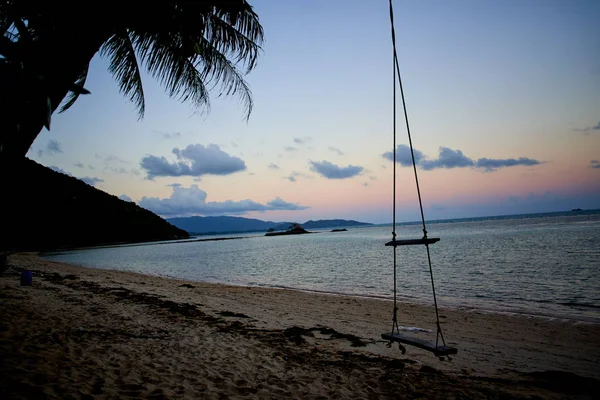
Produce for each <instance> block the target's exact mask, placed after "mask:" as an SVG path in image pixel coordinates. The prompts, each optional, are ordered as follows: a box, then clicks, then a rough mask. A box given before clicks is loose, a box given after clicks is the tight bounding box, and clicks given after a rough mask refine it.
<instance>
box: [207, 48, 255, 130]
mask: <svg viewBox="0 0 600 400" xmlns="http://www.w3.org/2000/svg"><path fill="white" fill-rule="evenodd" d="M198 50H199V57H198V60H197V61H196V68H198V69H200V70H202V78H203V80H206V82H207V83H212V84H213V87H212V88H211V90H212V89H214V88H216V87H217V86H220V87H221V93H220V94H219V95H221V94H226V95H238V96H240V97H241V100H242V103H243V104H244V106H245V108H246V118H248V117H249V116H250V114H251V113H252V108H253V107H254V102H253V101H252V92H251V90H250V87H249V86H248V84H247V83H246V81H245V80H244V76H243V75H242V73H241V72H240V71H239V70H238V69H237V68H236V66H235V64H234V63H233V62H232V61H231V60H229V59H228V58H227V56H226V55H225V54H223V53H221V52H220V51H219V50H218V49H217V47H216V46H214V45H213V43H211V42H209V41H208V40H207V39H204V40H202V41H201V42H200V43H199V44H198Z"/></svg>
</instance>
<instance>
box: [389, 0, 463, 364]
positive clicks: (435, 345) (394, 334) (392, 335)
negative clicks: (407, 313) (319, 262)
mask: <svg viewBox="0 0 600 400" xmlns="http://www.w3.org/2000/svg"><path fill="white" fill-rule="evenodd" d="M389 2H390V22H391V28H392V45H393V47H394V65H393V71H394V92H393V93H394V95H393V99H394V107H393V110H394V111H393V115H394V125H393V132H394V152H393V154H394V184H393V192H394V195H393V196H394V201H393V224H392V225H393V230H392V240H391V241H390V242H388V243H386V244H385V245H386V246H393V247H394V312H393V317H392V331H391V332H389V333H384V334H382V335H381V338H382V339H385V340H388V341H389V343H388V347H389V346H391V345H392V343H394V342H396V343H398V346H399V348H400V350H401V351H402V354H405V353H406V348H405V347H404V346H403V344H406V345H410V346H414V347H418V348H421V349H423V350H427V351H430V352H432V353H433V354H434V355H435V356H437V357H439V358H440V360H443V359H444V357H447V358H448V359H449V360H451V358H450V355H453V354H456V353H457V352H458V349H456V348H455V347H450V346H447V345H446V341H445V339H444V334H443V333H442V328H441V326H440V316H439V312H438V306H437V298H436V295H435V284H434V281H433V269H432V267H431V254H430V252H429V245H430V244H434V243H436V242H438V241H439V240H440V239H439V238H429V237H427V227H426V225H425V215H424V213H423V202H422V200H421V189H420V188H419V177H418V175H417V165H416V162H415V154H414V150H413V144H412V138H411V134H410V126H409V124H408V114H407V112H406V102H405V100H404V90H403V88H402V78H401V76H400V66H399V64H398V54H397V52H396V33H395V30H394V10H393V6H392V0H389ZM396 75H397V76H398V86H399V87H400V95H401V98H402V106H403V110H404V119H405V122H406V131H407V133H408V142H409V145H410V154H411V157H412V166H413V171H414V175H415V183H416V186H417V195H418V198H419V208H420V211H421V222H422V225H423V237H422V238H420V239H403V240H396ZM412 245H424V246H425V248H426V249H427V260H428V262H429V276H430V277H431V288H432V290H433V302H434V306H435V317H436V326H437V333H436V339H435V342H430V341H427V340H423V339H420V338H416V337H411V336H408V335H404V334H401V333H400V328H399V326H398V318H397V314H398V306H397V300H396V297H397V290H396V269H397V261H396V260H397V255H396V248H397V247H399V246H412ZM440 339H441V343H440Z"/></svg>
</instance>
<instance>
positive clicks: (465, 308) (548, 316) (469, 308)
mask: <svg viewBox="0 0 600 400" xmlns="http://www.w3.org/2000/svg"><path fill="white" fill-rule="evenodd" d="M309 233H314V232H309ZM257 237H262V236H257ZM252 238H255V237H252V236H248V237H232V238H229V237H226V238H220V237H219V238H211V239H201V240H194V239H192V240H186V241H183V242H165V243H158V244H172V243H188V242H198V241H200V242H205V241H221V240H233V239H236V240H237V239H252ZM151 244H154V243H151ZM151 244H149V245H151ZM144 245H146V244H133V245H132V246H144ZM109 247H112V246H109ZM127 247H128V246H127ZM85 249H87V248H85ZM77 250H81V249H77ZM36 254H38V255H39V256H40V258H42V259H44V257H45V255H46V254H49V253H44V252H42V253H36ZM50 256H51V255H50ZM48 261H50V262H58V263H65V264H69V263H67V262H63V261H53V260H48ZM69 265H73V266H76V267H79V268H86V269H93V270H101V271H115V272H126V273H132V274H138V275H140V276H152V277H158V278H164V279H174V280H185V279H183V278H179V277H176V276H168V275H148V274H144V273H141V272H133V271H125V270H120V269H111V268H101V267H92V266H84V265H77V264H69ZM186 281H189V282H192V283H206V284H215V285H225V286H233V287H242V288H244V287H248V288H262V289H275V290H277V289H282V290H293V291H299V292H305V293H314V294H320V295H331V296H346V297H352V298H359V299H374V300H381V301H385V302H393V297H391V296H390V297H385V296H383V295H370V294H359V293H344V292H336V291H328V290H319V289H305V288H299V287H290V286H269V285H266V284H263V285H259V284H250V283H231V282H218V281H213V282H211V281H200V280H189V279H188V280H186ZM430 300H431V302H429V301H425V300H420V299H418V298H406V297H404V298H401V297H399V298H398V299H397V301H398V302H399V303H402V304H408V305H411V304H414V305H418V306H421V307H430V308H432V309H433V297H432V298H431V299H430ZM488 302H490V301H488ZM491 302H493V301H491ZM438 303H442V305H441V306H439V307H440V309H449V310H453V311H458V312H465V313H471V312H476V313H482V314H492V315H503V316H509V317H510V316H522V317H526V318H530V317H531V318H541V319H543V320H557V321H562V322H565V323H581V324H590V325H599V326H600V315H599V316H590V317H584V316H578V317H569V316H567V315H565V314H566V312H567V311H568V310H565V311H566V312H564V313H552V311H543V310H542V311H539V310H538V311H536V310H528V309H527V308H526V307H510V306H509V307H505V309H500V308H497V307H496V308H495V307H494V305H480V304H466V303H460V302H457V301H452V300H448V299H447V298H446V299H444V300H442V301H440V300H438ZM565 307H566V306H565ZM390 309H391V308H390ZM390 315H391V311H390Z"/></svg>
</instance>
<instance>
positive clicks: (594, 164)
mask: <svg viewBox="0 0 600 400" xmlns="http://www.w3.org/2000/svg"><path fill="white" fill-rule="evenodd" d="M590 168H600V161H598V160H592V161H590Z"/></svg>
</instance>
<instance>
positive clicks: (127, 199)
mask: <svg viewBox="0 0 600 400" xmlns="http://www.w3.org/2000/svg"><path fill="white" fill-rule="evenodd" d="M119 198H120V199H121V200H124V201H129V202H132V201H133V200H131V197H129V196H127V195H126V194H122V195H120V196H119Z"/></svg>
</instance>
